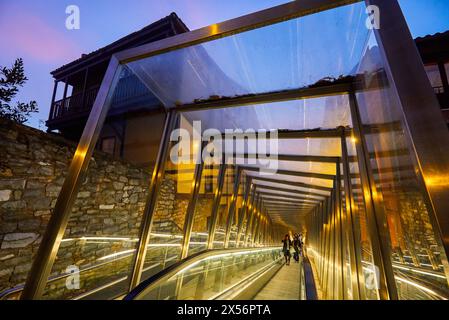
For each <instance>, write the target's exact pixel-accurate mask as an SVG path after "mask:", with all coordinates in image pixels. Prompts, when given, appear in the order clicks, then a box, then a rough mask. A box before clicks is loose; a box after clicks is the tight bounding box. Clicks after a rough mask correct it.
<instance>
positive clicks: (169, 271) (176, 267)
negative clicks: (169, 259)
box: [123, 246, 281, 300]
mask: <svg viewBox="0 0 449 320" xmlns="http://www.w3.org/2000/svg"><path fill="white" fill-rule="evenodd" d="M277 249H279V250H280V249H281V248H280V247H278V246H276V247H259V248H233V249H211V250H204V251H201V252H198V253H196V254H193V255H191V256H189V257H187V258H185V259H183V260H180V261H178V262H177V263H175V264H173V265H171V266H170V267H167V268H165V269H164V270H162V271H161V272H159V273H157V274H155V275H153V276H151V277H149V278H148V279H146V280H144V281H143V282H141V283H140V284H139V285H138V286H137V287H135V288H134V289H133V290H132V291H131V292H129V293H128V294H127V295H126V296H125V297H124V298H123V300H135V299H136V298H137V297H138V296H139V295H140V294H142V293H143V292H144V291H146V290H149V288H150V287H155V286H157V285H158V282H159V281H161V280H162V279H165V278H170V277H172V276H174V275H176V274H177V273H178V272H179V271H181V270H182V269H185V268H186V267H188V266H190V265H193V264H195V263H197V262H199V261H201V260H203V259H205V258H208V257H213V256H218V255H221V254H229V253H231V254H232V253H240V252H251V251H262V250H277Z"/></svg>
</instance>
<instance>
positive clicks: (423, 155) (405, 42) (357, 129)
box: [21, 0, 449, 299]
mask: <svg viewBox="0 0 449 320" xmlns="http://www.w3.org/2000/svg"><path fill="white" fill-rule="evenodd" d="M355 2H360V0H339V1H336V0H303V1H295V2H290V3H287V4H284V5H281V6H277V7H274V8H270V9H267V10H262V11H260V12H256V13H252V14H249V15H246V16H242V17H239V18H236V19H232V20H229V21H226V22H222V23H220V24H215V25H212V26H209V27H205V28H202V29H199V30H195V31H192V32H188V33H185V34H180V35H177V36H174V37H171V38H167V39H163V40H160V41H157V42H153V43H150V44H147V45H143V46H140V47H137V48H133V49H129V50H126V51H123V52H121V53H119V54H116V55H114V56H113V57H112V58H111V60H110V64H109V66H108V69H107V72H106V75H105V77H104V79H103V82H102V85H101V88H100V90H99V93H98V95H97V98H96V100H95V103H94V106H93V108H92V111H91V114H90V116H89V119H88V121H87V124H86V127H85V129H84V132H83V135H82V137H81V140H80V142H79V144H78V147H77V150H76V152H75V155H74V157H73V159H72V162H71V165H70V168H69V171H68V175H67V178H66V179H65V181H64V184H63V186H62V189H61V192H60V195H59V196H58V199H57V201H56V205H55V208H54V210H53V215H52V217H51V219H50V221H49V224H48V227H47V229H46V232H45V234H44V236H43V239H42V242H41V245H40V247H39V250H38V252H37V255H36V258H35V259H34V261H33V264H32V268H31V270H30V272H29V276H28V278H27V281H26V284H25V288H24V290H23V292H22V296H21V299H38V298H41V296H42V293H43V291H44V288H45V286H46V284H47V280H48V276H49V274H50V272H51V269H52V266H53V263H54V260H55V258H56V254H57V252H58V249H59V245H60V243H61V240H62V238H63V235H64V232H65V229H66V227H67V223H68V220H69V217H70V213H71V210H72V207H73V203H74V201H75V199H76V196H77V193H78V191H79V187H80V185H81V182H82V181H83V179H84V177H85V175H86V171H87V167H88V164H89V162H90V159H91V156H92V153H93V150H94V147H95V144H96V142H97V140H98V136H99V134H100V131H101V129H102V127H103V123H104V121H105V118H106V116H107V113H108V111H109V102H110V99H111V97H112V94H113V91H114V88H115V86H116V83H117V81H118V75H119V74H120V72H121V68H122V66H121V65H123V64H126V63H128V62H131V61H136V60H138V59H142V58H145V57H150V56H154V55H157V54H161V53H164V52H168V51H172V50H176V49H179V48H184V47H188V46H191V45H196V44H200V43H203V42H206V41H211V40H214V39H218V38H221V37H225V36H229V35H233V34H237V33H241V32H244V31H248V30H252V29H256V28H259V27H262V26H266V25H270V24H274V23H276V22H280V21H284V20H288V19H293V18H297V17H301V16H305V15H309V14H312V13H316V12H320V11H324V10H328V9H332V8H336V7H339V6H342V5H346V4H351V3H355ZM365 2H366V4H368V5H371V4H374V5H378V6H379V7H380V8H381V12H382V13H383V22H384V23H383V26H384V27H383V28H381V29H379V30H376V31H375V34H376V37H377V39H378V42H379V45H380V47H381V52H382V54H383V56H384V58H385V61H386V63H387V67H388V72H389V73H390V75H391V77H392V79H393V82H394V84H395V86H396V88H397V91H398V98H399V100H400V102H401V107H402V108H403V111H404V113H403V114H404V119H403V122H404V124H405V126H404V127H405V128H406V130H407V132H406V133H407V134H406V136H407V139H408V142H409V148H410V150H413V151H414V160H415V161H416V165H417V167H418V169H419V170H418V178H419V179H420V182H421V185H422V186H423V193H424V195H425V196H427V204H428V207H429V210H430V212H431V220H432V222H433V225H434V228H435V230H437V231H438V232H439V234H440V236H441V239H439V240H441V241H442V245H443V248H444V250H445V253H446V256H447V255H449V218H448V216H447V214H446V213H447V211H448V209H449V204H448V202H447V199H448V198H449V189H448V188H447V185H445V184H442V183H435V182H434V181H435V178H440V180H441V179H443V178H447V177H448V176H449V150H448V149H447V148H446V146H447V145H448V144H449V135H448V133H447V128H445V125H444V122H443V121H442V119H441V117H440V116H439V111H440V110H439V108H438V102H437V100H436V98H435V96H434V95H433V92H432V90H431V88H430V85H429V83H428V81H427V79H426V75H425V73H424V70H423V68H422V63H421V62H420V60H419V55H418V53H417V51H416V47H415V46H414V43H413V40H412V38H411V36H410V32H409V31H408V28H407V25H406V22H405V19H404V18H403V16H402V13H401V10H400V8H399V5H398V3H397V1H395V0H365ZM398 48H401V49H402V50H398ZM411 79H412V80H411ZM353 92H354V90H352V89H351V88H349V87H348V85H347V84H342V85H338V86H328V87H324V88H309V89H303V90H297V91H291V92H284V93H273V94H267V95H259V96H257V98H249V97H241V98H236V99H234V100H232V101H227V102H226V101H220V102H214V103H213V105H212V104H208V103H203V104H201V105H200V104H198V105H191V106H184V107H182V106H181V107H179V108H177V111H191V110H196V109H197V108H199V107H201V109H202V110H204V109H203V108H213V107H228V106H233V105H237V104H238V105H251V104H254V103H261V102H264V103H266V102H273V101H283V100H286V99H288V100H292V99H305V98H311V97H317V96H327V95H337V94H349V95H350V97H351V99H350V101H351V102H350V107H351V114H352V116H353V120H354V135H355V136H356V138H357V139H358V141H359V143H356V147H357V154H358V162H359V167H360V172H361V177H360V179H361V182H362V187H363V191H364V192H363V194H364V198H365V204H366V207H367V213H368V217H369V219H368V225H369V228H370V237H371V238H372V241H373V243H374V244H373V257H374V261H375V263H376V265H377V266H378V267H379V268H380V269H381V270H380V271H381V272H380V275H381V288H380V290H379V294H380V297H381V298H382V299H388V298H389V299H397V298H398V296H397V292H396V286H395V282H394V274H393V271H392V269H391V261H390V251H389V250H390V249H389V247H388V233H387V231H385V230H384V229H383V226H384V223H385V215H384V213H383V212H382V210H381V206H380V205H379V203H378V200H377V198H376V189H375V188H376V187H375V184H374V179H373V177H372V174H373V172H372V169H371V168H370V164H369V156H367V155H368V154H369V153H368V151H367V148H366V142H365V141H364V136H363V125H362V124H361V121H360V116H359V115H358V108H357V105H356V98H355V97H354V95H353ZM245 99H246V100H245ZM423 105H425V106H426V108H422V106H423ZM169 107H175V106H169ZM170 114H172V113H170ZM167 119H173V118H172V115H169V116H168V117H167ZM171 121H172V120H167V122H166V127H165V130H164V135H166V133H167V128H168V127H170V126H172V125H173V123H172V122H171ZM426 123H432V128H430V129H429V127H428V126H426V125H425V124H426ZM317 135H319V134H317ZM164 137H165V136H164ZM164 137H163V139H162V142H161V146H160V149H159V154H158V157H157V159H158V162H157V164H156V167H155V169H154V172H153V175H152V180H151V183H150V187H149V188H150V191H151V192H150V196H149V199H148V200H147V204H146V208H145V214H144V217H143V218H142V223H141V238H140V240H139V243H138V248H137V254H136V257H135V260H134V263H133V266H132V270H133V271H132V275H131V281H130V287H131V288H132V287H134V286H135V285H137V284H138V283H139V281H140V273H141V270H142V266H143V262H144V259H145V254H146V246H147V244H148V240H149V232H150V229H151V221H152V215H153V211H154V206H155V203H156V199H157V192H158V188H157V186H158V183H160V181H161V179H162V175H163V166H164V164H163V162H165V153H166V148H167V146H168V142H167V140H166V138H164ZM428 141H432V143H431V144H429V143H428ZM347 158H348V157H347ZM348 161H349V158H348V159H347V161H346V163H347V162H348ZM200 169H201V168H197V171H196V177H197V179H198V175H197V174H198V172H201V170H200ZM254 169H256V170H258V169H257V168H254ZM245 170H252V169H249V168H245ZM345 171H346V172H347V168H346V169H344V172H343V174H344V175H346V179H347V173H345ZM238 172H241V171H240V170H238ZM278 173H279V174H287V171H283V173H280V172H278ZM288 173H289V174H290V175H292V176H303V177H312V178H318V179H328V180H334V178H335V176H333V175H318V174H313V173H312V174H311V173H301V172H288ZM435 173H437V175H438V176H437V177H435ZM200 178H201V177H199V179H200ZM197 179H196V181H197ZM239 180H240V179H237V192H238V184H239V182H238V181H239ZM440 180H438V181H440ZM338 182H339V181H338ZM349 186H350V184H348V183H346V184H345V188H346V187H349ZM234 191H235V190H234ZM237 194H238V193H237ZM237 194H236V193H235V192H234V198H236V196H237ZM351 194H352V193H351V192H347V196H350V195H351ZM331 195H332V196H331V197H328V198H325V199H327V201H325V203H324V204H325V205H324V206H323V210H322V214H323V217H324V219H323V222H325V223H324V224H323V227H324V232H323V240H324V241H323V252H322V254H324V255H325V257H328V259H327V261H328V262H329V261H330V260H332V264H335V260H334V259H335V257H334V254H335V250H332V247H335V230H334V229H335V216H336V215H335V206H336V204H335V197H336V195H335V192H332V194H331ZM217 197H218V198H219V196H217ZM217 201H219V200H217ZM214 202H215V201H214ZM348 203H351V199H349V200H348V199H346V204H348ZM347 208H350V207H347ZM234 209H235V199H234ZM263 210H265V209H263ZM191 211H192V210H191ZM193 211H194V210H193ZM193 211H192V212H193ZM230 211H231V210H230ZM192 215H193V214H192ZM253 216H254V217H253ZM261 216H262V197H261V196H259V197H258V200H257V201H256V208H254V209H253V215H252V218H253V220H254V218H255V220H256V223H254V226H251V227H252V228H253V231H252V232H251V238H252V240H251V244H252V245H254V243H255V241H256V235H257V233H258V229H259V224H260V218H261ZM189 217H191V215H189ZM230 219H232V218H231V215H228V226H229V227H230V224H229V221H230ZM231 223H232V221H231ZM215 226H216V224H215ZM215 226H214V227H213V228H215ZM227 229H228V228H227ZM185 231H186V232H188V228H187V229H186V228H185ZM212 231H214V230H212ZM229 233H230V232H229V230H228V231H227V234H226V237H227V241H229ZM212 235H213V232H211V233H210V236H209V238H210V239H213V236H212ZM184 236H185V235H184ZM331 238H332V239H331ZM437 238H438V237H437ZM183 247H185V243H184V245H183ZM356 251H357V250H356ZM331 256H332V258H331ZM444 264H445V267H446V270H448V267H447V261H444ZM330 266H331V264H330V263H324V261H323V263H321V269H322V270H321V273H322V274H323V277H322V279H323V283H324V284H325V287H327V285H328V284H329V282H328V278H329V276H330V275H329V273H330V270H329V268H330ZM334 271H335V268H334ZM359 273H360V271H359V272H358V274H359ZM329 280H330V281H331V282H332V284H333V285H332V286H333V288H335V285H334V277H333V278H332V279H329ZM353 287H354V286H353ZM360 293H361V291H360ZM332 297H334V293H333V291H332Z"/></svg>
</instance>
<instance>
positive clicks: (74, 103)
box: [48, 86, 100, 122]
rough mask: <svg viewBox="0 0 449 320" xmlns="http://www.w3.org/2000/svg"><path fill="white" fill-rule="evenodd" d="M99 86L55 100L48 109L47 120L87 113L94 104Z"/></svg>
mask: <svg viewBox="0 0 449 320" xmlns="http://www.w3.org/2000/svg"><path fill="white" fill-rule="evenodd" d="M99 89H100V86H98V87H95V88H92V89H90V90H88V91H86V92H85V93H83V92H80V93H78V94H75V95H72V96H70V97H67V98H65V99H61V100H58V101H55V102H54V103H53V105H52V106H51V109H50V115H49V117H48V122H54V121H55V120H61V119H67V120H68V119H70V118H72V117H73V116H75V115H80V114H85V113H87V114H88V113H89V112H90V110H91V109H92V106H93V105H94V102H95V98H96V97H97V93H98V90H99Z"/></svg>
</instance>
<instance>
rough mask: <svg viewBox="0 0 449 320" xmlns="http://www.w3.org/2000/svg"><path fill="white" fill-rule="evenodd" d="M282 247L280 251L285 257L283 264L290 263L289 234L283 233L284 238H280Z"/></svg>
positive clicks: (287, 264)
mask: <svg viewBox="0 0 449 320" xmlns="http://www.w3.org/2000/svg"><path fill="white" fill-rule="evenodd" d="M282 243H283V247H282V251H283V252H284V258H285V265H286V266H289V265H290V258H291V254H290V247H291V246H292V241H291V240H290V236H289V235H288V234H286V235H285V237H284V240H282Z"/></svg>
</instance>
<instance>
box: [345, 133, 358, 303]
mask: <svg viewBox="0 0 449 320" xmlns="http://www.w3.org/2000/svg"><path fill="white" fill-rule="evenodd" d="M341 132H342V135H341V160H342V164H343V183H344V189H345V203H346V215H345V217H344V218H343V225H344V229H345V230H346V232H347V234H348V236H349V255H350V257H349V258H350V261H351V262H350V263H351V282H352V284H351V285H352V298H353V299H354V300H359V299H360V298H361V296H360V292H361V290H360V281H359V275H360V274H359V272H360V271H361V270H360V268H361V267H362V265H361V263H362V257H361V256H360V254H358V250H356V249H355V248H356V246H357V244H356V237H355V234H354V229H355V226H354V211H353V209H354V203H353V197H352V185H351V170H350V168H349V160H348V147H347V145H346V133H345V132H346V130H345V128H343V127H342V128H341Z"/></svg>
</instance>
